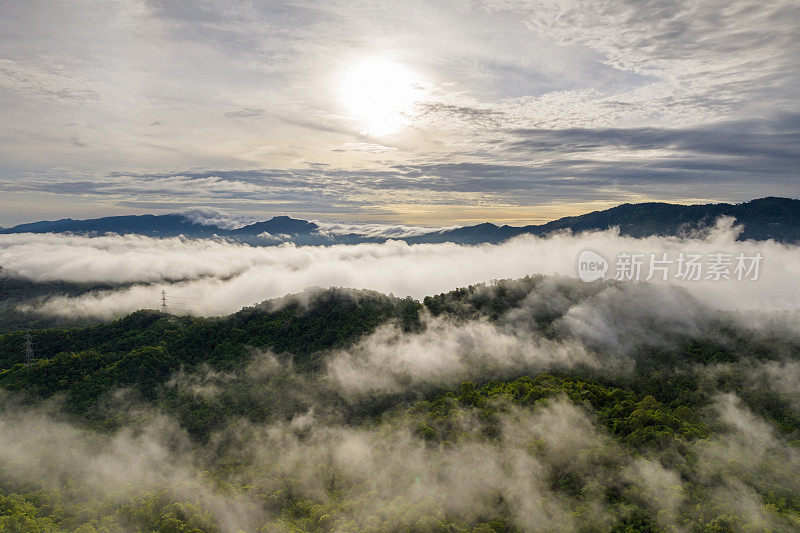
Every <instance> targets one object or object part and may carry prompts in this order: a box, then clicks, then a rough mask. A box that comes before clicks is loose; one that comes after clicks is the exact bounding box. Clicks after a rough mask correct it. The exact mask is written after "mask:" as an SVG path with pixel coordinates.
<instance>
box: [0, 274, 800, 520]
mask: <svg viewBox="0 0 800 533" xmlns="http://www.w3.org/2000/svg"><path fill="white" fill-rule="evenodd" d="M637 291H638V292H637ZM648 294H649V295H650V296H652V297H654V298H655V297H657V296H658V294H655V293H648V292H647V291H646V290H643V289H641V288H637V289H633V290H630V289H629V287H628V286H626V285H624V284H619V283H614V282H598V283H592V284H582V283H580V282H574V281H570V280H566V279H558V278H555V279H554V278H548V277H541V276H539V277H530V278H524V279H521V280H506V281H500V282H494V283H492V284H481V285H475V286H471V287H466V288H463V289H458V290H456V291H452V292H449V293H445V294H440V295H436V296H431V297H428V298H425V299H424V301H422V302H418V301H416V300H413V299H410V298H405V299H400V298H395V297H392V296H386V295H383V294H379V293H376V292H371V291H354V290H345V289H332V290H311V291H307V292H306V293H303V294H299V295H294V296H288V297H284V298H282V299H279V300H273V301H268V302H264V303H263V304H261V305H258V306H254V307H250V308H245V309H243V310H241V311H239V312H238V313H235V314H233V315H230V316H225V317H218V318H197V317H191V316H173V315H170V314H165V313H161V312H157V311H138V312H135V313H133V314H130V315H128V316H126V317H123V318H120V319H118V320H116V321H113V322H110V323H104V324H95V325H90V326H82V327H74V328H67V329H31V330H30V331H29V332H28V330H24V331H23V330H20V331H15V332H11V333H6V334H3V335H0V389H2V391H4V392H0V413H2V415H3V417H2V421H0V433H3V432H5V434H6V436H5V437H2V436H0V449H3V447H4V446H5V447H6V449H10V447H11V443H13V442H16V440H14V439H22V440H23V442H21V443H19V447H18V448H16V449H15V450H13V452H14V453H12V452H0V530H3V531H85V532H89V531H118V530H133V531H237V530H245V531H260V530H263V531H273V530H276V531H277V530H298V531H327V530H332V529H339V530H347V531H349V530H363V531H401V530H414V531H481V532H488V531H549V530H567V531H569V530H575V531H628V532H632V531H666V530H673V531H759V530H764V531H767V530H783V531H792V530H797V529H798V528H800V486H799V485H798V484H800V480H799V479H798V476H797V475H796V474H797V470H796V468H797V467H798V466H799V465H800V449H798V445H799V444H800V404H798V403H797V401H796V398H795V397H794V395H793V393H787V389H786V388H785V387H784V388H782V387H781V386H780V385H781V380H780V379H777V380H776V379H775V377H776V376H781V375H782V376H784V377H785V376H791V375H794V374H792V372H797V371H798V369H800V342H799V341H798V338H797V337H796V336H795V335H793V334H791V332H790V330H788V329H782V328H781V327H780V325H779V324H773V325H772V326H770V327H769V328H760V329H758V330H757V331H756V330H754V329H751V328H750V327H749V326H748V325H747V324H746V323H745V322H744V321H743V320H742V319H741V317H737V316H732V315H728V314H724V313H719V312H712V311H710V310H707V309H705V308H703V307H702V306H701V305H699V304H697V303H696V302H694V301H693V300H692V299H691V298H689V297H688V296H685V295H683V296H680V297H679V298H678V299H677V301H679V302H684V303H685V305H686V306H688V307H689V308H688V309H684V310H683V311H685V313H686V314H687V315H689V316H691V320H692V321H693V323H694V324H695V325H697V328H695V329H691V328H681V327H674V323H675V322H676V321H677V323H678V325H680V324H681V322H680V321H681V320H683V319H684V318H685V317H680V316H665V312H664V310H663V309H658V310H653V312H652V313H651V314H649V315H648V314H646V313H644V314H642V313H636V312H633V313H632V314H631V316H630V317H628V319H627V320H628V321H629V322H631V321H632V322H635V323H636V324H635V326H636V327H633V326H631V323H629V322H624V323H623V322H622V321H617V322H615V321H614V320H612V319H611V318H609V319H608V320H607V321H606V322H605V323H603V325H604V326H605V328H606V329H605V330H603V328H600V327H599V324H597V323H596V322H595V323H592V324H593V328H594V329H593V330H592V331H593V332H596V331H601V330H602V331H603V336H602V338H601V337H592V336H591V335H589V334H587V333H586V332H585V331H584V329H581V324H586V323H589V322H590V318H591V317H592V316H593V315H591V313H590V312H589V311H591V309H599V310H601V311H602V312H603V313H609V312H611V308H610V307H609V305H608V302H609V301H625V299H626V298H627V299H631V298H640V297H643V298H647V297H648ZM645 303H646V302H645ZM587 310H589V311H587ZM476 331H477V332H478V333H475V332H476ZM486 332H491V335H492V337H491V338H490V339H489V340H488V341H487V345H486V346H484V345H483V344H481V343H480V342H478V341H476V340H475V339H476V338H478V337H477V335H478V334H480V335H482V337H480V338H484V339H485V338H486ZM642 332H645V334H641V333H642ZM676 332H679V333H676ZM28 339H30V345H31V346H32V349H33V352H34V357H33V358H32V359H31V360H28V359H27V358H26V343H27V342H28ZM489 353H497V354H500V355H498V356H497V357H495V358H494V359H491V358H490V357H489V356H488V355H487V354H489ZM531 353H534V354H536V355H535V356H529V355H528V354H531ZM387 354H388V355H387ZM393 354H397V358H396V359H394V357H395V356H394V355H393ZM503 354H507V355H508V360H506V359H503V357H502V356H503ZM508 361H513V364H512V363H509V362H508ZM795 385H796V384H795ZM61 439H63V443H62V442H60V441H61ZM48 443H49V444H48ZM48 446H49V448H48ZM63 449H66V450H70V451H69V452H68V453H67V455H68V457H67V458H66V459H63V460H60V459H58V458H54V457H53V455H52V454H53V453H55V451H57V450H63ZM153 449H156V450H157V453H156V452H153V451H152V450H153ZM48 450H49V451H48ZM148 453H149V454H150V455H147V454H148ZM48 454H50V455H48ZM142 454H145V455H146V458H145V459H142V458H141V455H142ZM56 455H58V454H57V453H56ZM45 458H46V459H45ZM132 458H133V459H132ZM42 460H44V461H45V462H46V463H47V464H48V465H49V466H47V468H46V469H45V470H42V471H41V472H40V471H39V470H41V468H40V467H39V466H36V467H33V466H31V465H33V464H34V462H36V461H42ZM131 461H133V462H134V463H135V466H134V467H133V470H135V472H133V471H131V472H128V471H127V470H126V469H125V468H126V467H125V464H126V462H131ZM67 463H69V464H70V465H78V466H67ZM37 464H38V463H37ZM163 464H168V465H170V466H169V468H166V467H164V468H162V470H168V471H169V472H171V473H170V474H169V475H164V476H156V475H153V476H146V475H144V474H143V473H142V472H143V471H145V470H147V468H152V467H153V465H156V466H158V465H163ZM42 468H43V467H42Z"/></svg>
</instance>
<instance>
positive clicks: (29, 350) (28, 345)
mask: <svg viewBox="0 0 800 533" xmlns="http://www.w3.org/2000/svg"><path fill="white" fill-rule="evenodd" d="M33 358H34V355H33V339H31V332H30V331H29V332H27V333H26V334H25V362H26V363H30V362H31V361H33Z"/></svg>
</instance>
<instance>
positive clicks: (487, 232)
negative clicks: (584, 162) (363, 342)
mask: <svg viewBox="0 0 800 533" xmlns="http://www.w3.org/2000/svg"><path fill="white" fill-rule="evenodd" d="M721 216H730V217H733V218H735V219H736V223H737V224H739V225H742V226H744V231H743V232H742V235H741V236H740V238H741V239H754V240H766V239H774V240H776V241H779V242H790V243H797V242H800V200H795V199H791V198H776V197H769V198H760V199H757V200H752V201H750V202H745V203H741V204H725V203H720V204H704V205H679V204H667V203H656V202H651V203H641V204H622V205H618V206H617V207H613V208H611V209H606V210H604V211H593V212H591V213H586V214H584V215H578V216H574V217H565V218H560V219H558V220H553V221H552V222H548V223H546V224H541V225H530V226H521V227H519V226H507V225H504V226H497V225H495V224H491V223H489V222H485V223H483V224H477V225H475V226H464V227H460V228H450V229H446V230H431V232H429V233H425V234H422V235H416V236H413V237H403V238H397V239H398V240H404V241H406V242H409V243H440V242H455V243H460V244H480V243H498V242H502V241H504V240H506V239H509V238H511V237H516V236H518V235H522V234H532V235H539V236H543V235H547V234H550V233H553V232H558V231H564V230H569V231H572V232H574V233H578V232H582V231H594V230H606V229H609V228H611V227H619V229H620V233H621V234H622V235H629V236H632V237H646V236H651V235H662V236H663V235H681V234H684V233H687V232H689V231H692V230H695V229H699V228H703V227H707V226H712V225H713V224H714V222H715V221H716V220H717V219H718V218H719V217H721ZM9 233H72V234H78V235H103V234H106V233H116V234H120V235H130V234H135V235H145V236H150V237H174V236H179V235H183V236H186V237H190V238H206V237H213V236H220V237H226V238H229V239H233V240H236V241H240V242H247V243H250V244H258V245H270V244H276V243H279V242H294V243H297V244H308V245H320V244H321V245H328V244H356V243H362V242H383V241H386V240H388V237H375V236H366V235H362V234H359V233H357V232H353V233H348V234H331V233H329V232H326V231H324V230H323V229H322V228H320V226H318V225H317V224H315V223H313V222H309V221H307V220H300V219H295V218H290V217H288V216H277V217H273V218H271V219H270V220H266V221H263V222H256V223H253V224H249V225H246V226H243V227H240V228H237V229H226V228H221V227H218V226H214V225H207V224H200V223H198V222H197V221H195V220H193V219H192V218H191V217H189V216H187V215H186V214H180V213H177V214H168V215H128V216H117V217H104V218H96V219H90V220H73V219H70V218H65V219H61V220H55V221H40V222H32V223H29V224H20V225H18V226H14V227H13V228H5V229H2V228H0V234H9Z"/></svg>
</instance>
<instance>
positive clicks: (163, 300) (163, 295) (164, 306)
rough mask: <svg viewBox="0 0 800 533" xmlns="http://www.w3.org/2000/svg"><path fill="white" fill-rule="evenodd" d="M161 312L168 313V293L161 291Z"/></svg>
mask: <svg viewBox="0 0 800 533" xmlns="http://www.w3.org/2000/svg"><path fill="white" fill-rule="evenodd" d="M161 312H162V313H166V312H167V291H165V290H163V289H162V290H161Z"/></svg>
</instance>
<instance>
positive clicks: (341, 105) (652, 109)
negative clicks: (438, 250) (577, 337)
mask: <svg viewBox="0 0 800 533" xmlns="http://www.w3.org/2000/svg"><path fill="white" fill-rule="evenodd" d="M0 11H2V16H0V225H4V226H8V225H12V224H15V223H20V222H24V221H30V220H37V219H42V218H50V219H53V218H61V217H65V216H71V217H79V218H90V217H95V216H105V215H109V214H122V213H144V212H164V211H174V210H177V209H182V208H186V207H188V206H208V207H216V208H220V209H224V210H227V211H230V212H233V213H239V214H250V215H258V216H265V217H266V216H271V215H276V214H292V215H295V216H299V217H304V218H312V219H319V220H340V221H350V222H353V221H362V222H385V223H388V222H392V223H410V224H422V225H446V224H458V223H473V222H477V221H484V220H489V221H493V222H498V223H535V222H542V221H546V220H549V219H552V218H557V217H559V216H564V215H568V214H577V213H580V212H584V211H587V210H593V209H599V208H605V207H609V206H611V205H615V204H617V203H621V202H624V201H645V200H665V201H675V202H698V201H718V200H719V201H743V200H749V199H752V198H755V197H760V196H766V195H779V196H791V197H799V196H800V181H799V178H800V104H799V103H798V102H800V99H799V98H798V97H799V96H800V88H799V84H798V83H797V82H798V80H799V79H800V40H798V39H797V34H798V31H800V3H798V2H797V1H796V0H774V1H770V2H763V1H757V0H752V1H751V0H719V1H718V0H702V1H688V0H687V1H682V0H645V1H642V0H581V1H578V0H521V1H512V0H472V1H467V0H452V1H451V0H437V1H431V0H428V1H424V2H423V1H417V0H408V1H403V2H397V1H396V0H392V1H381V0H376V1H370V2H359V1H353V0H348V1H337V0H326V1H319V0H313V1H312V0H308V1H303V0H301V1H295V2H277V1H275V2H271V1H260V2H256V1H252V2H232V1H226V2H222V1H218V2H214V1H196V2H188V1H187V2H183V1H177V0H174V1H173V0H170V1H157V0H151V1H145V0H124V1H123V0H120V1H112V0H106V1H95V0H71V1H69V2H67V1H63V2H59V1H36V0H18V1H17V0H0Z"/></svg>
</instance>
